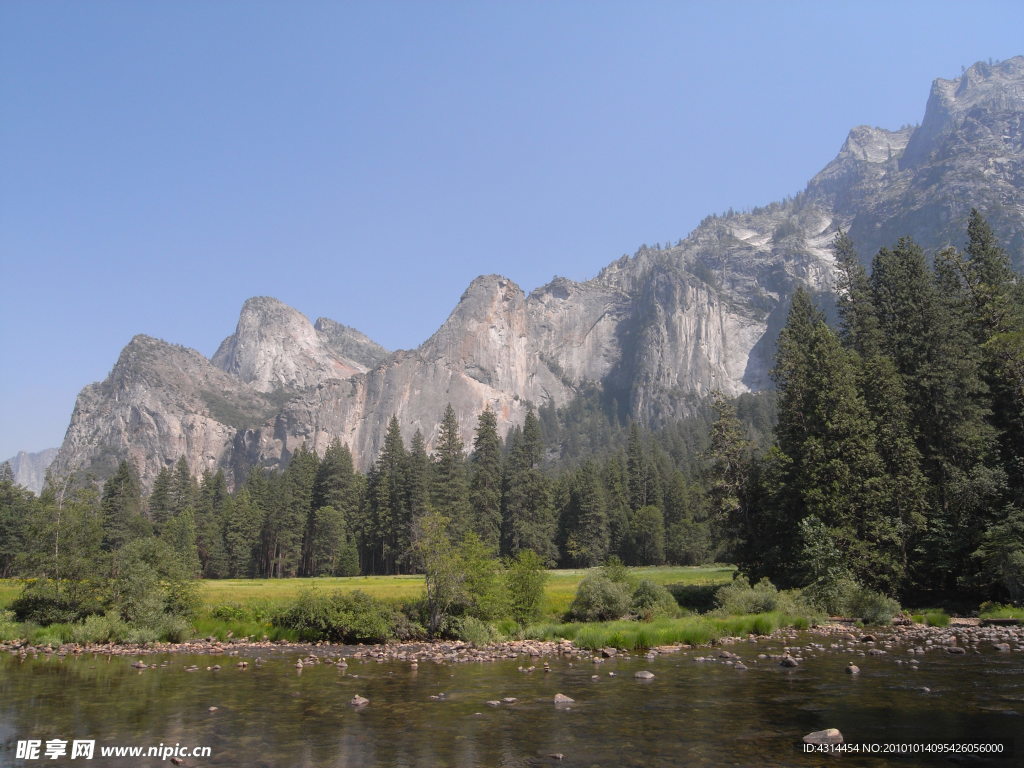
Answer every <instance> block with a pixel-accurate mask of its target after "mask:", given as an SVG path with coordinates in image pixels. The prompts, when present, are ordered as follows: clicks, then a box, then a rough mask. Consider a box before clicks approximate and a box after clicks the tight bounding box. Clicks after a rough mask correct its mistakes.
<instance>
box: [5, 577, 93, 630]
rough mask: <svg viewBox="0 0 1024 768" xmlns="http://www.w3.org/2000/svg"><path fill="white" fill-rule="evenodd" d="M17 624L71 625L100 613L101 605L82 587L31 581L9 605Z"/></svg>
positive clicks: (50, 580) (48, 581)
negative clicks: (21, 622) (23, 622)
mask: <svg viewBox="0 0 1024 768" xmlns="http://www.w3.org/2000/svg"><path fill="white" fill-rule="evenodd" d="M10 608H11V610H12V611H13V612H14V616H15V618H16V619H17V620H18V621H31V622H33V623H35V624H40V625H43V626H45V625H48V624H70V623H72V622H75V621H78V620H80V619H83V618H85V617H86V616H90V615H92V614H95V613H101V612H102V604H101V602H100V599H99V597H98V595H97V594H95V592H94V591H92V590H88V589H84V588H82V585H81V584H69V583H67V582H61V583H58V582H57V581H54V580H52V579H37V580H36V581H33V582H30V583H29V584H28V586H26V587H25V589H23V590H22V592H21V594H20V595H18V597H17V598H15V599H14V600H13V601H12V602H11V606H10Z"/></svg>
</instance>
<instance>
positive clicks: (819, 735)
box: [804, 728, 843, 744]
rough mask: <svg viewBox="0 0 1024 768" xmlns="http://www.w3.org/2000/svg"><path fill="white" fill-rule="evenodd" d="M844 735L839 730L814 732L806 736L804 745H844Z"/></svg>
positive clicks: (829, 729) (828, 729) (827, 729)
mask: <svg viewBox="0 0 1024 768" xmlns="http://www.w3.org/2000/svg"><path fill="white" fill-rule="evenodd" d="M842 743H843V734H841V733H840V732H839V729H838V728H826V729H825V730H824V731H814V732H813V733H808V734H807V735H806V736H804V744H842Z"/></svg>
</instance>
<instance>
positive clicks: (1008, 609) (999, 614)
mask: <svg viewBox="0 0 1024 768" xmlns="http://www.w3.org/2000/svg"><path fill="white" fill-rule="evenodd" d="M978 615H979V616H980V617H981V618H983V619H1024V607H1022V606H1019V605H1000V604H999V603H982V604H981V608H980V609H979V611H978Z"/></svg>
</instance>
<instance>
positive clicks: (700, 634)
mask: <svg viewBox="0 0 1024 768" xmlns="http://www.w3.org/2000/svg"><path fill="white" fill-rule="evenodd" d="M808 623H809V622H808V620H807V619H806V618H805V617H801V616H789V615H786V614H782V613H763V614H751V615H745V616H729V617H725V618H709V617H705V616H686V617H683V618H681V619H667V618H663V619H655V620H654V621H651V622H642V621H604V622H594V623H591V624H580V623H566V624H550V623H548V624H534V625H532V626H529V627H527V628H526V630H525V632H524V634H525V636H526V637H528V638H532V639H536V640H557V639H560V638H564V639H567V640H572V641H573V643H574V644H575V645H576V646H578V647H580V648H590V649H597V648H603V647H606V646H611V647H613V648H624V649H626V650H634V651H635V650H643V649H646V648H654V647H657V646H659V645H673V644H676V643H681V644H683V645H700V644H704V643H709V642H711V641H712V640H714V639H717V638H719V637H726V636H743V635H750V634H755V635H757V634H770V633H771V632H774V631H775V630H777V629H780V628H782V627H797V628H802V627H806V626H808Z"/></svg>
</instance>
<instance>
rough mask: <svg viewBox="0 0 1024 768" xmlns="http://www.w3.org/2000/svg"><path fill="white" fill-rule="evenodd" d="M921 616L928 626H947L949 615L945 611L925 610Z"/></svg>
mask: <svg viewBox="0 0 1024 768" xmlns="http://www.w3.org/2000/svg"><path fill="white" fill-rule="evenodd" d="M922 618H924V623H925V624H927V625H928V626H929V627H948V626H949V615H948V614H947V613H946V612H945V611H925V613H924V616H923V617H922Z"/></svg>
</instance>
